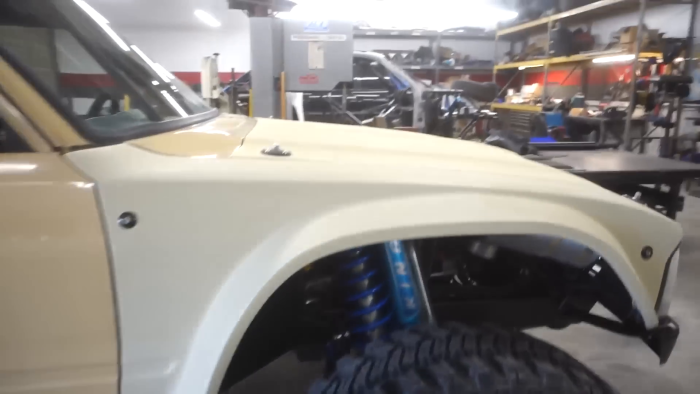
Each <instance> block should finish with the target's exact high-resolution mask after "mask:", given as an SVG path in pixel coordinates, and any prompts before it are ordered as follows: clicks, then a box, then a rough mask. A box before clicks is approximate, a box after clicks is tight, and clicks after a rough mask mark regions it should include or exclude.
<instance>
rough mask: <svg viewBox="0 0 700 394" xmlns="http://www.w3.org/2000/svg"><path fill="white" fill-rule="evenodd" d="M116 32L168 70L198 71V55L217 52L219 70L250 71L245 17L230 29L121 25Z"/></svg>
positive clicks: (199, 65) (248, 36)
mask: <svg viewBox="0 0 700 394" xmlns="http://www.w3.org/2000/svg"><path fill="white" fill-rule="evenodd" d="M117 32H118V33H119V34H120V35H121V36H123V37H124V38H126V39H127V40H128V41H129V42H130V43H131V44H133V45H136V46H138V47H139V48H140V49H141V50H143V51H144V52H145V53H146V54H147V55H148V57H150V58H151V59H152V60H153V61H154V62H156V63H160V64H161V65H162V66H163V67H165V68H166V69H167V70H168V71H171V72H192V71H196V72H199V71H201V68H202V58H203V57H205V56H210V55H212V54H213V53H219V54H220V56H219V71H220V72H229V71H231V68H235V69H236V70H237V71H241V72H246V71H249V70H250V31H249V25H248V18H247V17H245V16H244V15H243V14H241V18H240V23H237V24H236V26H235V27H234V28H225V29H224V28H220V29H214V28H211V29H210V28H207V29H196V30H194V29H189V30H188V29H176V28H121V29H117Z"/></svg>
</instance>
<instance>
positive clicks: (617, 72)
mask: <svg viewBox="0 0 700 394" xmlns="http://www.w3.org/2000/svg"><path fill="white" fill-rule="evenodd" d="M631 70H632V67H631V66H629V65H626V66H625V65H622V66H610V67H595V68H591V69H590V70H589V71H588V84H589V85H603V84H611V83H615V82H617V81H618V80H619V79H620V77H622V78H623V79H624V80H625V81H629V80H630V77H631V74H630V72H631ZM569 72H571V69H565V70H550V71H549V73H548V74H547V83H558V84H561V85H562V86H581V75H582V72H583V71H582V70H576V71H574V72H573V73H572V74H571V75H570V76H569V77H568V78H567V76H568V75H569ZM543 82H544V72H543V71H529V72H528V73H527V74H525V84H526V85H531V84H533V83H539V84H541V83H543Z"/></svg>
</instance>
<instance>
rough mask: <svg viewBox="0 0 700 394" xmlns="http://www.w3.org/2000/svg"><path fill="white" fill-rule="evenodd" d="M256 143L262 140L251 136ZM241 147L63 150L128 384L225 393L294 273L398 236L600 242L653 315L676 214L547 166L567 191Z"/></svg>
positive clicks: (648, 319) (181, 393)
mask: <svg viewBox="0 0 700 394" xmlns="http://www.w3.org/2000/svg"><path fill="white" fill-rule="evenodd" d="M426 141H428V140H426ZM430 141H437V140H432V139H431V140H430ZM245 146H249V149H252V150H253V151H257V152H258V153H259V148H258V147H256V146H255V143H254V142H250V144H249V143H248V142H246V145H245ZM464 146H465V147H467V148H469V147H471V146H472V145H464ZM478 148H479V149H481V147H478ZM484 148H486V149H492V148H488V147H484ZM242 151H244V152H245V149H242ZM489 152H491V151H489ZM494 152H495V151H494ZM242 155H243V157H238V158H237V157H233V158H228V159H212V160H208V159H201V158H185V157H176V156H166V155H161V154H155V153H151V152H148V151H146V150H143V149H139V148H136V147H133V146H130V145H125V144H122V145H115V146H110V147H103V148H96V149H89V150H84V151H78V152H72V153H70V154H69V155H68V158H69V160H70V161H71V162H72V163H73V164H74V165H76V166H77V167H78V168H79V169H81V170H82V171H83V172H84V173H86V174H87V175H88V176H90V177H91V178H92V179H94V180H95V181H96V183H97V192H98V195H99V198H100V204H101V206H102V209H103V214H104V217H105V219H104V222H105V227H106V231H107V236H108V238H109V244H110V248H111V253H112V260H113V265H114V275H115V284H116V294H117V303H118V307H119V308H118V309H119V332H120V338H121V361H122V382H121V387H122V392H123V393H125V394H146V393H148V394H165V393H178V394H185V393H187V394H189V393H204V392H207V393H212V394H213V393H216V392H217V390H218V389H219V385H220V382H221V379H222V377H223V374H224V373H225V371H226V367H227V365H228V363H229V361H230V359H231V357H232V355H233V353H234V351H235V349H236V347H237V345H238V343H239V341H240V339H241V337H242V336H243V334H244V332H245V330H246V329H247V328H248V326H249V324H250V322H251V321H252V319H253V318H254V316H255V315H256V313H257V312H258V311H259V310H260V308H261V307H262V306H263V304H264V303H265V301H266V300H267V299H268V297H269V296H270V295H271V294H272V293H273V292H274V291H275V290H276V289H277V288H278V287H279V286H280V285H281V284H282V283H283V282H284V281H285V280H286V279H287V278H289V277H290V276H291V275H292V274H293V273H294V272H296V271H298V270H299V269H301V268H302V267H304V266H305V265H306V264H308V263H310V262H312V261H314V260H316V259H318V258H320V257H323V256H326V255H328V254H331V253H334V252H338V251H341V250H344V249H348V248H351V247H354V246H360V245H366V244H372V243H377V242H382V241H387V240H392V239H411V238H422V237H436V236H450V235H469V234H514V233H516V234H546V235H553V236H562V237H567V238H570V239H572V240H575V241H578V242H580V243H582V244H585V245H587V246H589V247H591V248H592V249H594V250H596V251H597V252H599V253H600V254H601V255H602V256H603V257H604V258H605V259H606V260H607V261H608V262H609V263H610V264H611V266H612V267H613V269H614V270H615V271H616V272H617V274H618V275H619V276H620V278H621V280H622V282H623V283H624V284H625V286H626V287H627V289H628V290H629V292H630V293H631V295H632V297H633V299H634V300H635V303H636V305H637V307H638V309H639V311H640V314H641V316H642V318H643V319H644V322H645V324H646V326H647V327H649V328H651V327H654V326H656V325H657V324H658V320H657V316H656V313H655V311H654V302H655V300H656V297H657V294H658V292H659V288H660V284H661V277H662V273H663V269H664V267H665V263H666V260H667V259H668V257H669V256H670V255H671V253H672V252H673V250H674V248H675V247H676V246H677V244H678V242H679V241H680V237H681V232H680V228H679V226H678V225H677V224H675V223H673V222H671V221H670V220H668V219H666V218H663V217H662V216H661V215H658V214H656V213H653V212H651V211H649V210H648V209H646V208H644V207H641V206H639V205H637V204H635V203H632V202H629V201H627V200H625V199H622V198H618V197H616V196H614V195H612V194H611V193H609V192H607V191H604V190H602V189H601V190H600V191H598V188H597V187H596V186H593V185H590V186H589V185H587V184H581V183H580V182H578V181H577V179H574V178H572V177H570V176H568V175H565V174H562V175H560V174H561V173H560V172H557V171H554V172H552V171H549V170H548V169H545V168H543V169H542V172H541V173H538V175H537V176H534V177H533V178H532V179H528V180H527V182H525V183H523V184H526V185H527V187H528V188H537V187H538V186H542V187H544V186H543V185H548V183H546V181H545V178H546V177H553V178H555V179H559V178H561V179H560V180H559V181H560V182H565V181H566V180H569V179H571V180H572V181H575V182H572V183H571V184H570V185H569V187H570V192H563V191H557V192H552V193H550V194H547V195H543V194H533V193H529V192H528V191H527V189H523V190H522V191H518V192H517V193H514V192H513V191H512V190H507V189H504V187H506V186H508V185H511V184H513V183H517V180H516V179H512V180H510V182H506V183H503V184H501V183H498V182H499V181H498V179H500V178H499V177H494V176H493V175H492V176H491V177H490V178H489V179H491V180H490V181H489V182H490V183H489V184H488V185H486V186H484V187H481V186H480V187H476V186H475V185H477V180H476V179H477V178H474V179H470V176H472V175H470V174H469V173H467V172H460V171H456V172H450V171H447V170H441V169H438V170H435V169H431V168H429V169H425V170H420V169H416V170H415V171H394V172H391V173H389V174H388V173H386V172H382V171H371V169H373V168H374V169H376V166H373V165H370V166H368V167H365V165H363V164H359V163H358V164H356V165H355V166H352V167H351V168H348V167H347V166H344V165H343V164H342V163H325V164H324V165H319V163H314V162H310V161H307V160H304V159H303V158H299V157H297V159H296V160H290V161H286V162H283V163H284V164H281V163H280V162H279V161H278V160H280V159H279V158H265V157H264V156H261V155H258V156H253V155H251V157H246V156H245V154H242ZM300 155H302V153H300ZM509 157H510V156H507V157H505V158H504V160H506V159H509ZM282 160H283V159H282ZM516 162H519V160H517V161H516ZM523 165H528V166H530V164H529V163H527V162H526V161H524V160H523ZM535 167H536V168H535ZM535 167H533V170H534V171H536V172H537V169H539V166H535ZM420 171H423V172H420ZM387 174H388V175H390V176H389V177H387V176H388V175H387ZM431 174H432V175H431ZM441 174H442V175H441ZM545 175H546V176H545ZM441 176H442V177H443V178H444V179H441ZM473 176H477V175H476V174H474V175H473ZM479 179H481V178H479ZM339 180H342V182H341V183H339ZM560 184H561V183H560ZM470 185H472V186H470ZM548 187H551V185H550V186H548ZM569 194H570V195H569ZM125 211H132V212H135V213H136V214H137V216H138V224H137V225H136V227H134V228H133V229H124V228H121V227H119V225H118V223H117V218H118V217H119V215H120V214H121V213H123V212H125ZM659 231H665V233H664V235H663V236H659V234H658V232H659ZM645 240H653V242H654V244H653V246H654V251H655V252H654V256H653V258H651V259H649V260H647V261H641V258H640V257H639V251H640V250H641V248H642V247H643V246H644V244H643V243H644V242H645ZM650 242H651V241H650Z"/></svg>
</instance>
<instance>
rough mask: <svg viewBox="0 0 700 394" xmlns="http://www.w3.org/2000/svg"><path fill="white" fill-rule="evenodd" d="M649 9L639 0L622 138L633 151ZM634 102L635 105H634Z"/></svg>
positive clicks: (627, 148)
mask: <svg viewBox="0 0 700 394" xmlns="http://www.w3.org/2000/svg"><path fill="white" fill-rule="evenodd" d="M646 10H647V0H639V21H638V22H637V42H636V43H635V45H634V59H633V60H632V76H631V80H630V84H631V86H630V105H629V106H628V107H627V118H626V119H625V133H624V134H623V137H622V140H623V143H624V146H625V150H626V151H628V152H629V151H632V114H634V110H635V108H636V107H637V105H636V104H637V103H636V100H635V96H636V93H637V62H638V61H639V52H641V49H642V39H643V38H644V31H642V29H643V28H644V14H645V13H646ZM632 104H634V105H632Z"/></svg>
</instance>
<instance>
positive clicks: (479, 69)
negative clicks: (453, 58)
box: [401, 65, 493, 73]
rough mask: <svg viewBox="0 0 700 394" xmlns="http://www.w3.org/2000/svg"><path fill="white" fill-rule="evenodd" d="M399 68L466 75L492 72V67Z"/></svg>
mask: <svg viewBox="0 0 700 394" xmlns="http://www.w3.org/2000/svg"><path fill="white" fill-rule="evenodd" d="M401 68H403V69H404V70H406V71H435V70H440V71H446V72H450V71H452V72H461V73H468V72H483V73H491V72H492V71H493V68H492V67H469V66H423V65H419V66H411V65H402V66H401Z"/></svg>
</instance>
